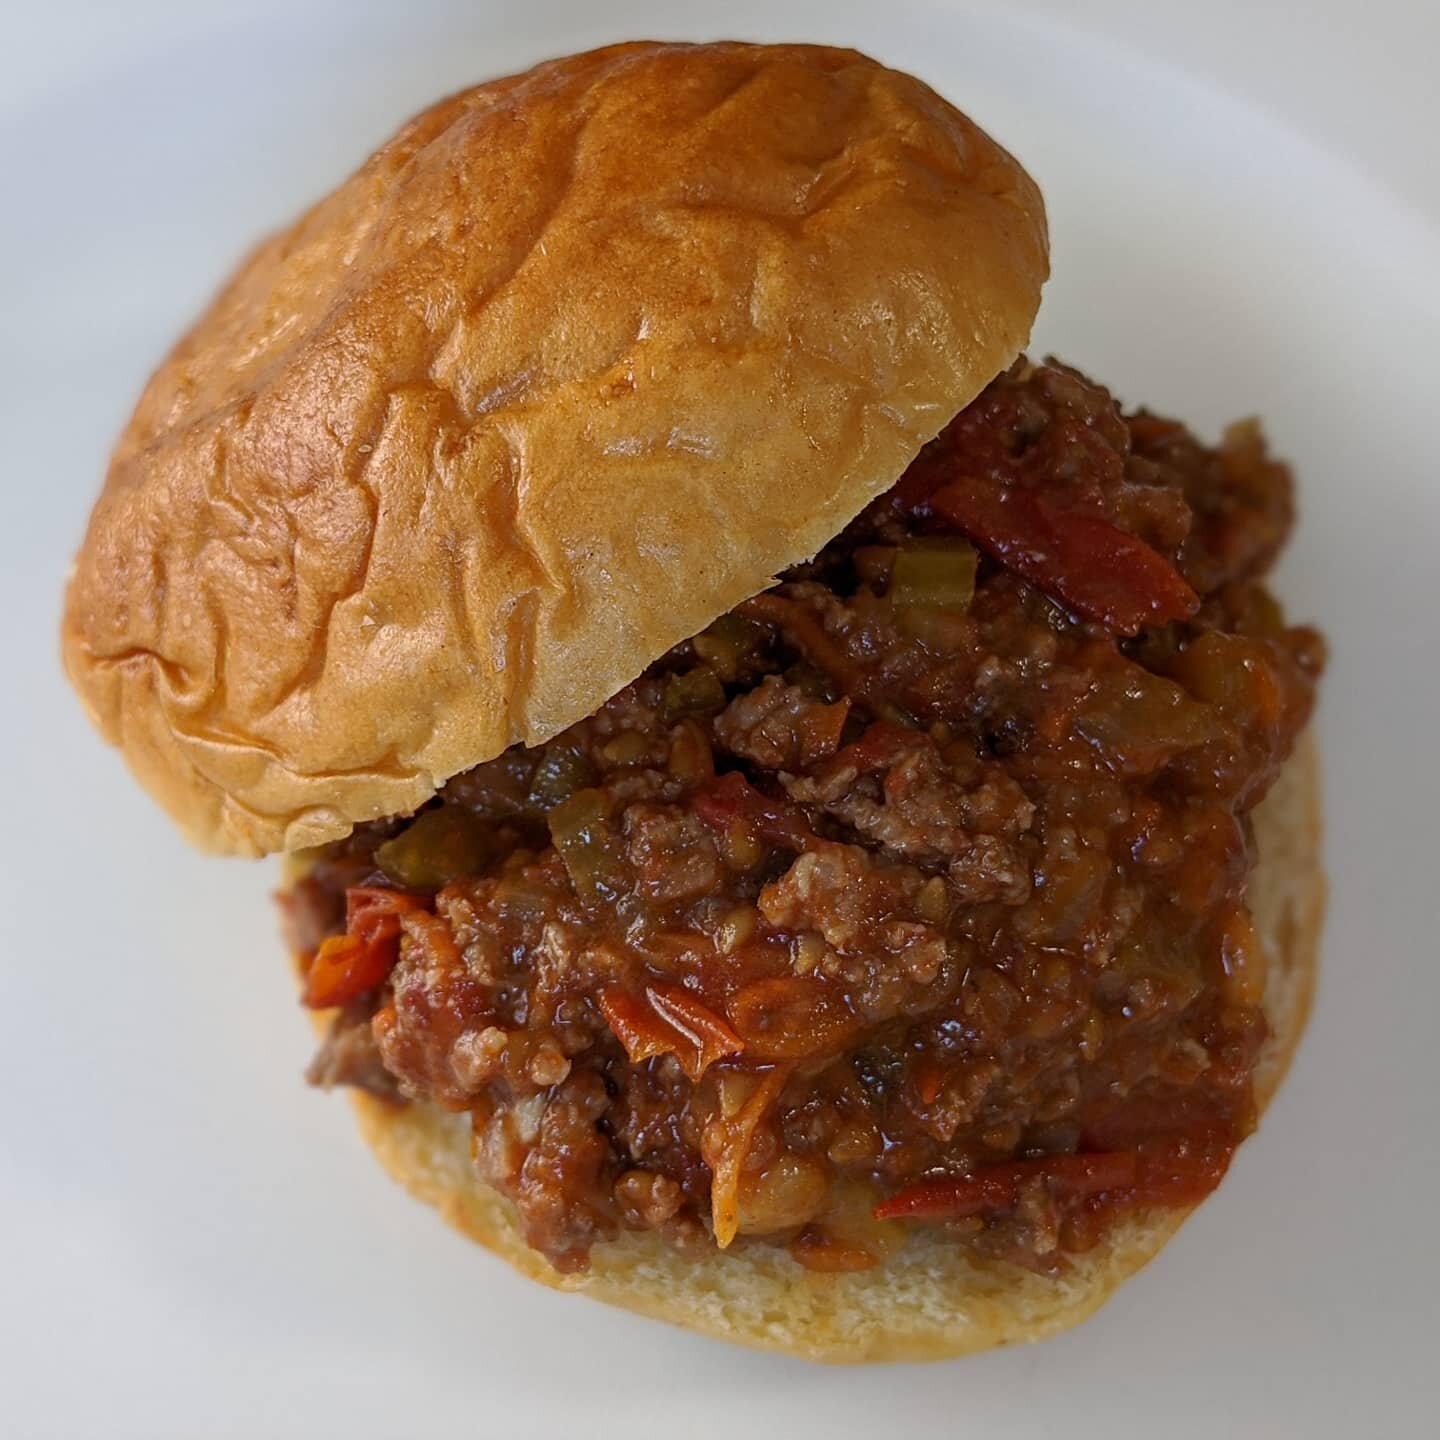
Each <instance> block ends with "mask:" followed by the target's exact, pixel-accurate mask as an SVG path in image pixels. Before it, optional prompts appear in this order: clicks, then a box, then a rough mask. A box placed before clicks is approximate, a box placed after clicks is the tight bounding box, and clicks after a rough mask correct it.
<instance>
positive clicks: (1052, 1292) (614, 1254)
mask: <svg viewBox="0 0 1440 1440" xmlns="http://www.w3.org/2000/svg"><path fill="white" fill-rule="evenodd" d="M1256 835H1257V842H1258V845H1259V850H1260V856H1261V860H1260V864H1259V866H1258V867H1257V869H1256V871H1255V874H1254V877H1253V879H1252V882H1251V887H1250V904H1251V907H1252V909H1253V911H1254V915H1255V921H1256V926H1257V929H1258V931H1259V933H1260V935H1261V936H1262V937H1263V938H1264V940H1265V942H1266V946H1267V949H1268V952H1269V960H1270V965H1269V971H1268V976H1267V983H1266V999H1265V1008H1266V1013H1267V1016H1268V1018H1269V1020H1270V1026H1271V1038H1270V1041H1269V1042H1268V1045H1267V1048H1266V1051H1265V1053H1264V1055H1263V1056H1262V1059H1261V1064H1260V1068H1259V1070H1258V1072H1257V1075H1256V1081H1257V1086H1258V1089H1259V1093H1260V1099H1261V1103H1262V1104H1264V1103H1267V1102H1268V1101H1269V1099H1270V1097H1271V1096H1272V1095H1273V1094H1274V1093H1275V1090H1276V1088H1277V1086H1278V1085H1279V1084H1280V1081H1281V1079H1282V1078H1283V1077H1284V1074H1285V1070H1286V1068H1287V1067H1288V1065H1289V1063H1290V1059H1291V1056H1292V1055H1293V1054H1294V1052H1295V1047H1296V1045H1297V1043H1298V1042H1299V1039H1300V1034H1301V1032H1302V1031H1303V1029H1304V1028H1305V1021H1306V1019H1307V1018H1308V1016H1309V1013H1310V1002H1311V997H1312V995H1313V993H1314V986H1315V965H1316V949H1317V945H1318V941H1319V933H1320V921H1321V918H1322V913H1323V910H1324V903H1325V881H1324V876H1323V874H1322V873H1321V869H1320V809H1319V775H1318V769H1317V763H1316V758H1315V752H1314V747H1313V744H1312V743H1311V742H1310V741H1309V740H1308V739H1307V740H1306V741H1305V742H1304V743H1303V745H1302V748H1301V749H1300V751H1299V752H1298V753H1297V754H1296V756H1295V758H1294V759H1293V760H1292V761H1291V762H1290V764H1289V766H1288V767H1287V768H1286V770H1285V772H1284V773H1283V774H1282V775H1281V777H1280V780H1279V782H1278V784H1277V785H1276V787H1275V789H1274V790H1273V791H1272V792H1271V794H1270V796H1269V797H1268V798H1267V799H1266V800H1265V802H1264V804H1263V805H1261V806H1260V808H1259V810H1258V811H1257V812H1256ZM354 1098H355V1104H356V1106H357V1108H358V1110H359V1115H360V1128H361V1132H362V1134H363V1135H364V1137H365V1139H366V1140H367V1141H368V1142H369V1144H370V1145H371V1146H372V1147H373V1148H374V1150H375V1153H376V1154H377V1155H378V1156H379V1158H380V1161H381V1163H382V1164H383V1165H384V1166H385V1168H386V1169H387V1170H389V1172H390V1173H391V1174H392V1175H393V1176H394V1177H395V1178H396V1179H397V1180H399V1181H400V1182H401V1183H402V1184H404V1185H405V1186H407V1187H408V1188H409V1189H410V1190H411V1191H412V1192H413V1193H414V1194H416V1195H417V1196H419V1197H420V1198H421V1199H422V1200H425V1201H428V1202H429V1203H430V1204H431V1205H434V1206H435V1207H436V1208H437V1209H438V1210H439V1211H440V1213H441V1214H442V1215H443V1216H444V1217H445V1219H446V1220H448V1221H449V1222H450V1223H451V1224H452V1225H454V1226H456V1227H457V1228H458V1229H460V1230H462V1231H464V1232H465V1233H466V1234H467V1235H469V1236H470V1237H471V1238H472V1239H474V1240H478V1241H479V1242H480V1243H481V1244H482V1245H485V1246H487V1247H488V1248H489V1249H491V1250H494V1251H495V1252H496V1254H498V1255H501V1256H503V1257H504V1258H505V1259H506V1260H508V1261H509V1262H510V1264H511V1265H513V1266H514V1267H515V1268H516V1269H517V1270H519V1271H521V1272H522V1273H523V1274H525V1275H528V1276H530V1277H531V1278H532V1279H536V1280H540V1281H543V1282H544V1283H545V1284H547V1285H553V1286H555V1287H556V1288H558V1289H564V1290H581V1291H583V1292H584V1293H585V1294H587V1295H591V1296H593V1297H595V1298H596V1299H597V1300H604V1301H606V1302H608V1303H610V1304H612V1305H620V1306H623V1307H624V1308H626V1309H628V1310H637V1311H639V1312H640V1313H641V1314H642V1315H650V1316H653V1317H655V1318H656V1319H658V1320H669V1321H671V1322H673V1323H674V1324H677V1325H684V1326H686V1327H688V1328H690V1329H693V1330H699V1331H701V1332H703V1333H704V1334H707V1335H713V1336H715V1337H717V1338H718V1339H722V1340H732V1341H737V1342H739V1343H742V1344H746V1345H755V1346H760V1347H762V1348H764V1349H768V1350H780V1351H784V1352H786V1353H788V1354H792V1355H800V1356H804V1357H805V1358H807V1359H811V1360H825V1361H832V1362H846V1361H870V1360H938V1359H943V1358H946V1357H949V1356H955V1355H965V1354H969V1353H971V1352H972V1351H976V1350H986V1349H989V1348H990V1347H992V1346H995V1345H1006V1344H1012V1343H1014V1342H1016V1341H1020V1340H1039V1339H1041V1338H1043V1337H1044V1336H1046V1335H1052V1334H1054V1333H1055V1332H1056V1331H1058V1330H1063V1329H1065V1328H1067V1327H1068V1326H1070V1325H1074V1324H1075V1323H1076V1322H1077V1321H1080V1320H1083V1319H1084V1318H1085V1317H1086V1316H1087V1315H1089V1314H1091V1313H1092V1312H1093V1311H1095V1310H1096V1309H1098V1308H1099V1307H1100V1305H1102V1304H1103V1303H1104V1302H1105V1301H1106V1300H1107V1299H1108V1298H1109V1297H1110V1296H1111V1295H1112V1294H1113V1293H1114V1292H1115V1290H1116V1289H1118V1288H1119V1286H1120V1284H1121V1282H1122V1281H1124V1280H1125V1279H1127V1278H1128V1277H1129V1276H1130V1275H1132V1274H1134V1273H1135V1271H1137V1270H1138V1269H1140V1267H1141V1266H1142V1265H1144V1264H1145V1263H1146V1261H1148V1260H1149V1259H1151V1258H1152V1257H1153V1256H1154V1255H1156V1254H1157V1253H1158V1252H1159V1251H1160V1249H1161V1247H1162V1246H1163V1245H1164V1244H1165V1242H1166V1241H1167V1240H1168V1239H1169V1238H1170V1237H1171V1235H1173V1234H1174V1233H1175V1231H1176V1230H1178V1229H1179V1228H1180V1225H1181V1223H1182V1222H1183V1221H1184V1219H1185V1217H1186V1215H1187V1214H1188V1213H1189V1212H1188V1211H1186V1210H1157V1211H1153V1212H1150V1213H1147V1214H1141V1215H1138V1216H1136V1217H1135V1218H1134V1219H1132V1220H1130V1221H1129V1222H1127V1223H1126V1224H1124V1225H1123V1226H1121V1227H1119V1229H1118V1230H1117V1232H1116V1233H1115V1234H1114V1235H1113V1236H1112V1237H1111V1238H1110V1240H1109V1241H1108V1242H1106V1243H1105V1244H1103V1245H1101V1246H1099V1247H1098V1248H1096V1249H1095V1250H1092V1251H1091V1252H1089V1253H1088V1254H1086V1255H1081V1256H1079V1257H1077V1259H1076V1262H1075V1265H1074V1268H1073V1269H1072V1270H1071V1272H1070V1273H1069V1274H1068V1275H1067V1276H1065V1277H1064V1278H1063V1279H1061V1280H1048V1279H1045V1278H1043V1277H1041V1276H1038V1275H1032V1274H1029V1273H1028V1272H1026V1271H1023V1270H1019V1269H1017V1268H1015V1267H1011V1266H1005V1267H993V1268H991V1267H982V1266H980V1265H978V1264H976V1263H974V1262H972V1261H970V1260H968V1259H967V1258H966V1257H965V1255H964V1253H963V1252H962V1251H961V1250H960V1249H959V1248H958V1247H957V1246H956V1245H955V1244H954V1243H953V1242H950V1241H947V1240H946V1239H944V1238H943V1237H941V1236H937V1235H933V1234H930V1235H927V1234H925V1233H923V1232H917V1233H915V1234H914V1235H912V1236H911V1238H910V1240H909V1242H908V1243H907V1244H906V1246H905V1247H904V1249H903V1250H901V1251H900V1253H899V1254H898V1256H896V1257H895V1258H893V1259H891V1260H890V1261H888V1262H887V1263H886V1264H884V1265H882V1266H880V1267H879V1268H877V1269H875V1270H869V1271H865V1272H863V1273H861V1274H851V1275H817V1274H813V1273H811V1272H810V1271H808V1270H805V1269H803V1268H802V1267H801V1266H799V1265H797V1264H796V1263H795V1262H794V1261H793V1260H791V1259H790V1257H789V1256H788V1255H787V1254H785V1253H784V1252H783V1251H781V1250H779V1249H778V1248H775V1247H768V1246H764V1245H752V1246H749V1247H747V1248H745V1249H734V1250H730V1251H727V1252H725V1253H723V1254H722V1253H720V1252H718V1251H717V1252H716V1253H715V1254H714V1255H712V1256H710V1257H708V1258H706V1259H703V1260H700V1261H696V1260H693V1259H691V1258H689V1257H687V1256H682V1255H681V1254H679V1253H678V1252H677V1251H675V1250H674V1249H673V1248H671V1247H670V1246H669V1245H668V1244H667V1243H666V1242H664V1241H662V1240H660V1239H658V1238H657V1237H656V1236H654V1235H651V1234H626V1235H624V1236H622V1237H621V1238H620V1239H619V1240H617V1241H614V1242H613V1243H610V1244H606V1245H601V1246H597V1247H596V1249H595V1251H594V1254H593V1264H592V1269H591V1271H590V1273H589V1274H587V1275H580V1276H574V1275H561V1274H559V1273H558V1272H557V1271H555V1270H554V1269H552V1268H551V1266H550V1265H549V1264H548V1263H547V1262H546V1260H545V1259H544V1257H543V1256H541V1255H539V1254H537V1253H536V1252H535V1251H534V1250H531V1249H530V1248H529V1246H527V1245H526V1244H525V1242H524V1240H523V1239H521V1237H520V1235H519V1232H518V1231H517V1229H516V1227H515V1222H514V1217H513V1213H512V1211H511V1209H510V1207H509V1205H508V1203H507V1202H506V1201H504V1200H502V1199H501V1198H500V1196H499V1195H497V1194H496V1193H495V1192H494V1191H493V1190H491V1189H489V1188H488V1187H487V1186H485V1185H482V1184H481V1183H480V1181H479V1180H478V1179H477V1178H476V1175H475V1171H474V1169H473V1167H472V1165H471V1162H470V1149H469V1125H468V1123H467V1121H466V1118H465V1117H464V1116H459V1117H457V1116H453V1115H450V1114H448V1113H446V1112H444V1111H441V1110H439V1109H437V1108H434V1107H431V1106H424V1105H411V1106H408V1107H405V1108H403V1109H402V1108H396V1107H393V1106H389V1105H386V1104H384V1103H383V1102H381V1101H377V1100H374V1099H371V1098H370V1097H368V1096H365V1095H361V1094H357V1095H356V1096H355V1097H354Z"/></svg>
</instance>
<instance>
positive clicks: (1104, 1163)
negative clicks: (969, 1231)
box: [874, 1151, 1139, 1220]
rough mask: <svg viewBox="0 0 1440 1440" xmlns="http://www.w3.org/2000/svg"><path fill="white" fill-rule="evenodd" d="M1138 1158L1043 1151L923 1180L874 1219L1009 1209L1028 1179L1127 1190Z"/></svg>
mask: <svg viewBox="0 0 1440 1440" xmlns="http://www.w3.org/2000/svg"><path fill="white" fill-rule="evenodd" d="M1138 1174H1139V1162H1138V1160H1137V1158H1136V1156H1135V1155H1134V1154H1133V1153H1127V1152H1124V1151H1121V1152H1117V1153H1112V1154H1107V1155H1046V1156H1042V1157H1040V1158H1039V1159H1035V1160H1016V1161H1013V1162H1011V1163H1010V1164H1008V1165H993V1166H990V1167H989V1168H987V1169H984V1170H977V1171H976V1172H975V1174H973V1175H956V1176H952V1177H947V1178H945V1179H939V1180H922V1181H920V1183H919V1184H918V1185H907V1186H906V1187H905V1189H903V1190H901V1191H899V1192H897V1193H896V1194H894V1195H892V1196H891V1197H890V1198H889V1199H888V1200H882V1201H881V1202H880V1204H878V1205H877V1206H876V1207H875V1210H874V1215H875V1218H876V1219H877V1220H963V1219H965V1218H966V1217H967V1216H971V1215H983V1214H984V1213H985V1212H986V1211H989V1210H1009V1209H1010V1208H1011V1207H1012V1206H1013V1205H1014V1204H1015V1203H1016V1200H1017V1199H1018V1198H1019V1194H1020V1187H1021V1186H1022V1185H1023V1184H1024V1183H1025V1182H1026V1181H1027V1180H1033V1179H1042V1180H1048V1181H1051V1182H1053V1183H1054V1184H1056V1185H1058V1186H1059V1187H1061V1188H1062V1189H1064V1190H1065V1191H1067V1192H1068V1193H1069V1194H1071V1195H1073V1196H1076V1197H1084V1196H1089V1195H1099V1194H1102V1193H1104V1192H1106V1191H1121V1190H1127V1189H1128V1188H1129V1187H1131V1186H1133V1185H1134V1184H1135V1183H1136V1179H1137V1176H1138Z"/></svg>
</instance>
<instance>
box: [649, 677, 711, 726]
mask: <svg viewBox="0 0 1440 1440" xmlns="http://www.w3.org/2000/svg"><path fill="white" fill-rule="evenodd" d="M724 704H725V687H724V686H723V685H722V684H721V683H720V677H719V676H718V675H717V674H716V673H715V672H714V671H713V670H712V669H711V668H710V667H709V666H708V665H698V666H696V668H695V669H694V670H683V671H681V670H677V671H676V672H675V673H674V674H673V675H671V676H669V677H668V678H667V679H666V681H665V692H664V694H663V695H662V696H661V697H660V718H661V719H662V720H664V721H665V723H666V724H667V725H673V724H674V723H675V721H677V720H680V719H683V718H684V717H685V716H686V715H694V714H697V713H699V712H701V711H706V710H719V709H720V708H721V707H722V706H723V705H724Z"/></svg>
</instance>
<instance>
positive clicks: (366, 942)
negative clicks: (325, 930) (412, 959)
mask: <svg viewBox="0 0 1440 1440" xmlns="http://www.w3.org/2000/svg"><path fill="white" fill-rule="evenodd" d="M399 954H400V922H399V920H397V919H396V918H395V917H394V916H393V915H391V916H385V917H383V918H382V919H381V920H379V921H378V922H377V923H376V924H375V925H374V926H373V927H372V928H371V930H370V933H369V935H368V936H366V937H365V938H362V937H361V936H359V935H349V934H346V935H331V936H330V937H329V938H328V939H325V940H322V941H321V942H320V948H319V949H318V950H317V951H316V952H315V958H314V959H313V960H312V961H311V962H310V969H309V970H308V971H307V972H306V976H305V1004H306V1005H307V1006H308V1007H309V1008H310V1009H311V1010H328V1009H330V1008H331V1007H332V1006H335V1005H344V1004H345V1003H346V1002H347V1001H350V1000H353V999H355V997H356V996H357V995H363V994H364V993H365V992H366V991H367V990H373V989H374V988H375V987H376V986H377V985H382V984H384V982H385V979H386V977H387V976H388V975H389V974H390V971H391V969H392V968H393V966H394V964H395V961H396V960H397V959H398V958H399Z"/></svg>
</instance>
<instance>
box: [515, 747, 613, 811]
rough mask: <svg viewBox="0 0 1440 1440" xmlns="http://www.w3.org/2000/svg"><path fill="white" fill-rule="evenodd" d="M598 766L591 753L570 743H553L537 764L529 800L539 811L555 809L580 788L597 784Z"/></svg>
mask: <svg viewBox="0 0 1440 1440" xmlns="http://www.w3.org/2000/svg"><path fill="white" fill-rule="evenodd" d="M595 779H596V775H595V767H594V765H593V764H591V762H590V758H589V757H588V756H587V755H582V754H581V753H580V751H578V750H572V749H571V748H570V747H569V746H568V745H551V746H550V747H549V748H548V749H547V750H546V751H545V758H544V759H543V760H541V762H540V763H539V765H537V766H536V767H535V774H534V776H533V777H532V778H531V781H530V794H529V796H528V799H529V801H530V803H531V804H532V805H533V806H535V808H536V809H537V810H552V809H553V808H554V807H555V806H556V805H558V804H559V803H560V802H561V801H562V800H568V799H569V798H570V797H571V796H572V795H573V794H574V793H575V792H576V791H577V790H583V789H585V787H586V786H587V785H593V784H594V783H595Z"/></svg>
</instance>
